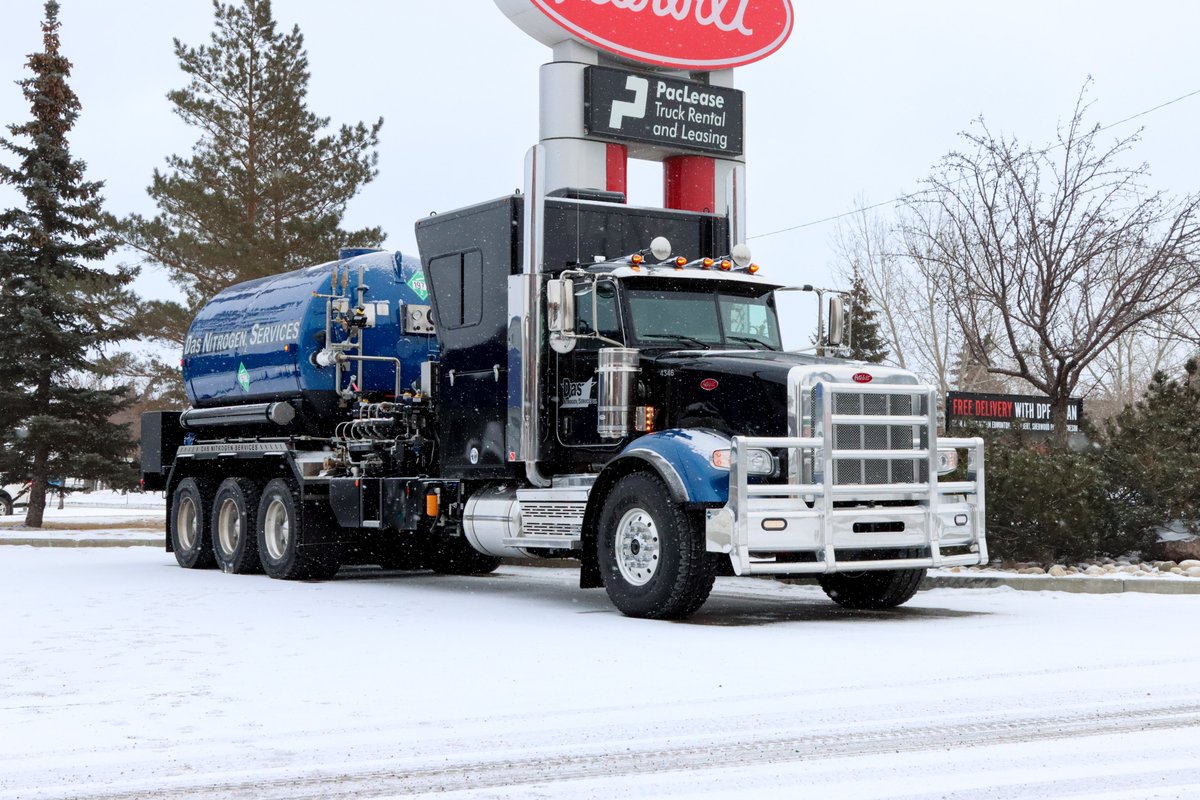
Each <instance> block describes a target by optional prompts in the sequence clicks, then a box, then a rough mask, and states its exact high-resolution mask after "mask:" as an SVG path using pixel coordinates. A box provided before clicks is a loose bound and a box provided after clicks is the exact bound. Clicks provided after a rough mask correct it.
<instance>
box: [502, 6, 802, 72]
mask: <svg viewBox="0 0 1200 800" xmlns="http://www.w3.org/2000/svg"><path fill="white" fill-rule="evenodd" d="M496 5H497V6H499V7H500V10H501V11H503V12H504V13H505V15H507V16H508V18H509V19H511V20H512V21H513V22H514V23H516V24H517V25H518V26H520V28H521V29H522V30H524V31H525V32H526V33H528V34H529V35H530V36H533V37H534V38H535V39H537V40H539V41H541V42H542V43H544V44H547V45H554V44H555V43H556V41H560V40H562V38H563V36H562V31H566V32H567V33H568V34H569V35H570V36H571V37H572V38H574V39H577V40H579V41H581V42H584V43H586V44H589V45H591V46H593V47H596V48H599V49H601V50H606V51H608V52H610V53H614V54H616V55H618V56H622V57H624V58H627V59H629V60H631V61H638V62H641V63H643V64H654V65H655V66H660V67H674V68H679V69H691V70H704V71H708V70H718V69H728V68H730V67H738V66H742V65H743V64H750V63H753V62H755V61H758V60H759V59H762V58H766V57H767V56H769V55H771V54H772V53H774V52H775V51H776V50H778V49H779V48H780V47H782V46H783V43H784V42H786V41H787V38H788V36H789V35H791V32H792V25H793V22H794V15H793V13H792V4H791V0H496ZM531 8H534V9H537V11H538V12H540V14H537V13H529V12H530V9H531ZM542 15H544V17H543V16H542ZM547 23H550V24H547ZM556 27H557V28H558V30H555V28H556Z"/></svg>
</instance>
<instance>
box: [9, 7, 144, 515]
mask: <svg viewBox="0 0 1200 800" xmlns="http://www.w3.org/2000/svg"><path fill="white" fill-rule="evenodd" d="M58 8H59V6H58V3H57V2H55V0H49V2H47V3H46V5H45V13H46V18H45V20H44V21H43V23H42V33H43V43H44V49H43V50H42V51H41V52H38V53H34V54H32V55H30V56H29V60H28V62H27V64H28V67H29V70H30V72H32V73H33V76H32V77H29V78H26V79H24V80H22V81H20V82H19V85H20V86H21V89H22V91H23V92H24V94H25V98H26V99H27V100H28V101H29V103H30V105H31V107H32V110H33V118H32V119H31V120H29V121H28V122H25V123H23V124H14V125H9V126H8V131H9V133H10V134H11V135H12V137H13V138H12V139H4V138H0V148H2V149H3V150H5V151H7V152H8V153H11V154H13V155H15V156H16V158H17V161H18V165H17V166H15V167H10V166H8V165H7V164H3V163H0V180H2V181H3V182H4V183H5V184H7V185H9V186H12V187H13V188H15V189H16V190H17V191H18V192H19V193H20V195H21V196H22V198H23V200H24V202H23V205H22V207H16V208H10V209H5V210H3V211H0V328H2V329H3V332H4V333H3V336H0V473H3V474H4V476H5V479H6V480H10V481H15V480H21V479H26V478H27V479H30V480H31V481H32V487H31V489H30V494H29V510H28V513H27V514H26V517H25V522H26V524H27V525H30V526H33V527H40V526H41V524H42V514H43V511H44V510H45V505H46V493H47V484H48V482H49V481H50V480H51V479H54V478H62V477H73V478H93V479H103V480H107V481H109V482H110V483H121V482H124V481H127V480H129V479H130V478H131V470H130V467H129V464H128V461H127V459H128V458H129V457H130V455H131V452H130V451H131V448H132V443H131V441H130V438H129V431H128V428H127V427H126V426H121V425H115V424H113V423H111V422H110V421H109V418H110V417H112V416H113V415H114V414H115V413H117V412H118V411H120V410H121V408H123V407H124V405H125V404H126V400H125V396H126V392H127V387H124V386H120V387H116V388H110V389H105V388H94V387H95V386H96V385H98V384H99V382H98V381H97V378H103V377H104V371H105V370H104V364H105V362H104V359H103V354H102V352H101V350H102V348H103V346H104V345H106V344H109V343H112V342H114V341H118V340H120V339H121V338H123V337H125V336H126V334H127V331H126V330H124V329H123V328H122V327H120V326H118V325H114V324H113V322H112V320H113V316H114V314H117V313H120V312H121V310H122V309H127V308H128V306H129V304H130V303H131V299H132V298H131V295H130V294H129V292H128V291H127V290H126V289H125V288H124V287H125V286H126V285H127V284H128V283H129V281H130V280H131V279H132V277H133V273H132V271H131V270H128V269H125V268H121V269H118V270H117V271H115V272H112V271H107V270H105V269H104V268H103V267H101V266H99V264H98V262H100V261H101V260H102V259H104V258H105V256H107V255H108V254H109V253H111V252H112V250H113V248H114V247H115V246H116V239H115V237H113V236H112V234H111V232H110V231H108V230H107V229H106V228H105V226H104V222H103V219H104V217H103V211H102V203H103V200H102V198H101V196H100V189H101V187H102V186H103V184H102V183H100V182H97V181H87V180H84V169H85V165H84V163H83V162H82V161H80V160H78V159H75V158H72V157H71V153H70V150H69V148H68V144H67V134H68V133H69V132H70V131H71V129H72V128H73V127H74V125H75V121H76V119H77V118H78V116H79V108H80V105H79V99H78V98H77V97H76V96H75V93H74V92H73V91H72V90H71V88H70V87H69V86H68V85H67V78H68V77H69V76H70V74H71V63H70V62H69V61H68V60H67V59H66V58H65V57H63V55H62V54H61V53H59V39H58V29H59V22H58ZM88 264H94V265H95V266H88ZM99 385H102V384H99ZM89 387H93V388H89Z"/></svg>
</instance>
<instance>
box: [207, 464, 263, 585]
mask: <svg viewBox="0 0 1200 800" xmlns="http://www.w3.org/2000/svg"><path fill="white" fill-rule="evenodd" d="M259 494H261V489H260V488H259V486H258V484H257V483H255V482H254V481H252V480H250V479H248V478H226V479H225V480H224V481H222V483H221V485H220V486H219V487H218V488H217V496H216V499H215V500H213V505H212V543H213V556H214V558H215V559H216V562H217V566H218V567H219V568H220V569H221V571H222V572H231V573H233V574H235V575H244V574H247V573H252V572H262V564H261V563H260V562H259V559H258V496H259Z"/></svg>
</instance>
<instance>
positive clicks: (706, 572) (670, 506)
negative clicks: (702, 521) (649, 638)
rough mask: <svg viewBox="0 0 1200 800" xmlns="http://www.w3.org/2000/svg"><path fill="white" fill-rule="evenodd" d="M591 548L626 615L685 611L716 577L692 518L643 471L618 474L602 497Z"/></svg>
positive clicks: (667, 615) (672, 615) (676, 615)
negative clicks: (593, 543)
mask: <svg viewBox="0 0 1200 800" xmlns="http://www.w3.org/2000/svg"><path fill="white" fill-rule="evenodd" d="M596 547H597V558H598V560H599V563H600V574H601V577H602V578H603V580H604V589H605V591H607V592H608V597H609V599H610V600H611V601H612V603H613V605H615V606H616V607H617V608H618V609H619V610H620V611H621V613H622V614H625V615H626V616H630V617H643V618H646V619H683V618H684V617H688V616H691V615H692V614H694V613H695V612H696V611H697V610H698V609H699V608H700V606H702V605H704V601H705V600H707V599H708V595H709V593H710V592H711V591H712V587H713V581H714V580H715V579H716V576H715V573H714V569H713V566H714V565H713V560H712V558H711V557H710V556H709V554H708V553H707V552H705V542H704V535H703V533H702V531H701V529H700V527H699V525H698V524H697V522H696V520H694V519H693V517H692V516H690V515H689V514H688V513H687V512H685V511H684V510H683V508H681V507H680V506H679V505H678V504H676V503H675V502H674V501H672V500H671V498H670V496H669V494H668V493H667V487H666V486H665V485H664V484H663V482H662V481H660V480H659V479H658V478H657V477H654V476H651V475H647V474H644V473H633V474H631V475H626V476H625V477H624V478H621V479H620V480H619V481H617V484H616V486H614V487H613V489H612V492H611V493H610V494H609V495H608V497H607V498H606V499H605V501H604V507H603V509H602V510H601V511H600V519H599V532H598V536H597V537H596Z"/></svg>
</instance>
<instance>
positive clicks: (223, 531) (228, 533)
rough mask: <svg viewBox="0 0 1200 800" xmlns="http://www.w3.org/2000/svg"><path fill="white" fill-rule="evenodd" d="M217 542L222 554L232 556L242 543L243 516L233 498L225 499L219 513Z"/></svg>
mask: <svg viewBox="0 0 1200 800" xmlns="http://www.w3.org/2000/svg"><path fill="white" fill-rule="evenodd" d="M217 541H218V542H220V543H221V552H222V553H224V554H225V555H228V556H232V555H233V554H234V553H235V552H237V549H238V545H240V544H241V542H242V515H241V513H240V512H239V511H238V505H237V503H236V502H235V501H234V500H233V498H232V497H227V498H225V501H224V502H223V503H221V510H220V511H219V512H218V513H217Z"/></svg>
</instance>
